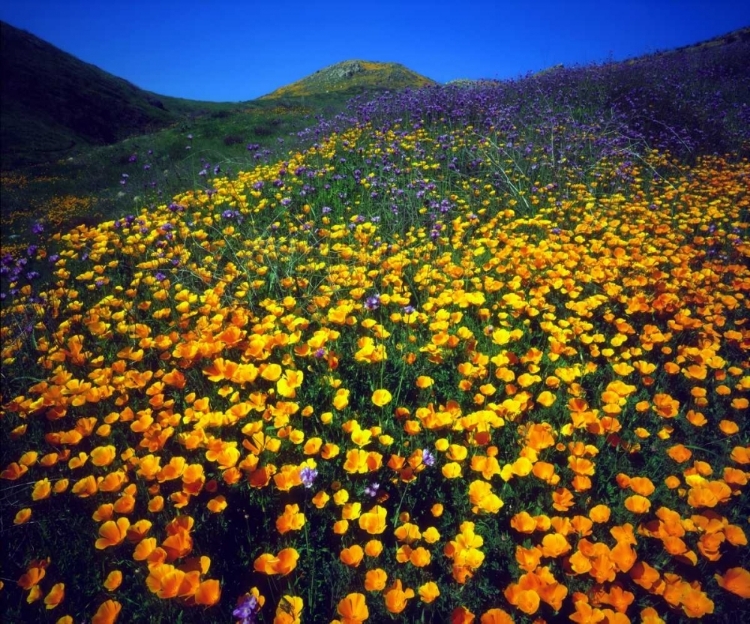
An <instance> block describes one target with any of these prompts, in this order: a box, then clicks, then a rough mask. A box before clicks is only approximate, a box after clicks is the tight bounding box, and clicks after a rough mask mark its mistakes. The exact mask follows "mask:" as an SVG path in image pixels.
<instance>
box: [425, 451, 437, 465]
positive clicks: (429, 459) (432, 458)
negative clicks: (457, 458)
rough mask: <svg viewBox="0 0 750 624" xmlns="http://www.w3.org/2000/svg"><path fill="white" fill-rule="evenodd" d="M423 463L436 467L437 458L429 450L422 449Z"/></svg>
mask: <svg viewBox="0 0 750 624" xmlns="http://www.w3.org/2000/svg"><path fill="white" fill-rule="evenodd" d="M422 463H423V464H424V465H425V466H434V465H435V456H434V455H433V454H432V453H430V451H428V450H427V449H422Z"/></svg>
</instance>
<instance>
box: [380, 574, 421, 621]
mask: <svg viewBox="0 0 750 624" xmlns="http://www.w3.org/2000/svg"><path fill="white" fill-rule="evenodd" d="M384 598H385V608H386V609H388V611H389V612H390V613H396V614H398V613H401V612H402V611H403V610H404V609H406V604H407V601H408V600H409V599H411V598H414V590H413V589H411V588H407V589H406V590H404V589H403V588H402V586H401V580H400V579H399V580H396V581H395V582H394V583H393V585H391V588H390V589H389V590H388V591H386V592H385V594H384Z"/></svg>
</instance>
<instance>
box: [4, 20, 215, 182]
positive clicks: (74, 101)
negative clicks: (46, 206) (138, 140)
mask: <svg viewBox="0 0 750 624" xmlns="http://www.w3.org/2000/svg"><path fill="white" fill-rule="evenodd" d="M0 73H1V74H2V77H3V79H2V81H1V82H0V97H1V98H2V102H3V106H2V113H1V115H0V140H1V141H2V161H1V165H2V168H3V169H10V168H15V167H18V166H23V165H29V164H35V163H40V162H46V161H49V160H55V159H59V158H61V157H65V156H69V155H70V154H71V153H73V152H74V151H76V150H77V149H80V148H81V147H88V146H95V145H107V144H112V143H116V142H118V141H121V140H122V139H124V138H126V137H128V136H132V135H136V134H144V133H147V132H152V131H155V130H158V129H160V128H164V127H166V126H169V125H171V124H173V123H175V122H177V121H178V120H179V119H181V118H184V115H185V113H186V110H190V111H195V110H198V109H201V108H203V109H205V108H210V107H213V108H215V107H216V106H217V105H215V104H211V103H207V102H188V101H181V100H177V99H175V98H165V97H163V96H160V95H157V94H155V93H151V92H149V91H145V90H143V89H140V88H138V87H136V86H135V85H134V84H132V83H130V82H128V81H127V80H124V79H122V78H118V77H117V76H113V75H112V74H110V73H107V72H106V71H103V70H102V69H99V68H98V67H96V66H95V65H91V64H89V63H85V62H84V61H81V60H80V59H78V58H76V57H75V56H73V55H71V54H68V53H67V52H64V51H63V50H60V49H59V48H57V47H55V46H53V45H52V44H50V43H48V42H46V41H44V40H42V39H40V38H39V37H36V36H34V35H32V34H31V33H28V32H26V31H23V30H19V29H18V28H15V27H13V26H11V25H10V24H7V23H6V22H0ZM219 106H221V105H219Z"/></svg>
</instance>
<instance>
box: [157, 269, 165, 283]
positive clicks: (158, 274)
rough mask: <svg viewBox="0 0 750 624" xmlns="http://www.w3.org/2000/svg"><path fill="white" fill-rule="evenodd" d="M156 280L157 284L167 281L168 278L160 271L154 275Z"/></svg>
mask: <svg viewBox="0 0 750 624" xmlns="http://www.w3.org/2000/svg"><path fill="white" fill-rule="evenodd" d="M154 279H155V280H156V281H157V282H163V281H164V280H165V279H167V276H166V275H164V273H162V272H161V271H159V272H158V273H157V274H156V275H154Z"/></svg>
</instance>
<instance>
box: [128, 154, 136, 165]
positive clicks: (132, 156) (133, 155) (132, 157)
mask: <svg viewBox="0 0 750 624" xmlns="http://www.w3.org/2000/svg"><path fill="white" fill-rule="evenodd" d="M136 160H138V154H131V155H130V158H128V162H131V163H133V162H135V161H136Z"/></svg>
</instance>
